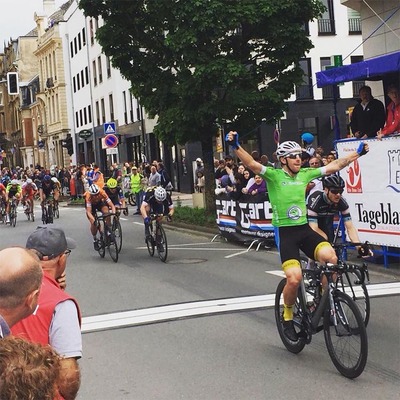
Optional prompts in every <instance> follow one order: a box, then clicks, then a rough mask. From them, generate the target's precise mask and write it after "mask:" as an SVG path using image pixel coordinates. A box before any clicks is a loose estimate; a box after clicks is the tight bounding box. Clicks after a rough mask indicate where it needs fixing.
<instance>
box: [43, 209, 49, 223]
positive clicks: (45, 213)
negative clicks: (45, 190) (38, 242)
mask: <svg viewBox="0 0 400 400" xmlns="http://www.w3.org/2000/svg"><path fill="white" fill-rule="evenodd" d="M47 218H48V217H47V208H46V206H43V207H42V222H43V223H44V224H47Z"/></svg>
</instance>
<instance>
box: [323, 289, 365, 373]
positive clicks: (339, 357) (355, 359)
mask: <svg viewBox="0 0 400 400" xmlns="http://www.w3.org/2000/svg"><path fill="white" fill-rule="evenodd" d="M333 301H334V306H335V314H336V325H335V322H334V321H333V317H332V316H331V313H330V311H329V310H327V311H326V312H325V315H324V336H325V343H326V347H327V349H328V353H329V356H330V358H331V360H332V362H333V364H334V365H335V367H336V369H337V370H338V371H339V372H340V373H341V374H342V375H343V376H345V377H346V378H350V379H353V378H357V377H358V376H359V375H361V373H362V372H363V371H364V368H365V365H366V363H367V358H368V339H367V331H366V329H365V325H364V321H363V318H362V316H361V313H360V311H359V309H358V306H357V305H356V304H355V302H354V301H353V300H352V299H351V297H350V296H348V295H347V294H345V293H342V292H340V291H336V292H335V293H334V294H333Z"/></svg>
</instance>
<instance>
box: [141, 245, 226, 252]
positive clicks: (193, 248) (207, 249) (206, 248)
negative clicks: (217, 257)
mask: <svg viewBox="0 0 400 400" xmlns="http://www.w3.org/2000/svg"><path fill="white" fill-rule="evenodd" d="M192 245H193V243H192ZM175 246H179V244H175V245H170V244H169V245H168V249H171V250H172V248H173V249H174V250H204V251H230V250H232V249H218V248H214V249H213V248H209V247H182V248H180V247H175ZM136 250H147V247H144V246H143V247H136Z"/></svg>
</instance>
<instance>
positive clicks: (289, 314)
mask: <svg viewBox="0 0 400 400" xmlns="http://www.w3.org/2000/svg"><path fill="white" fill-rule="evenodd" d="M292 319H293V305H291V306H288V305H286V304H284V305H283V320H284V321H291V320H292Z"/></svg>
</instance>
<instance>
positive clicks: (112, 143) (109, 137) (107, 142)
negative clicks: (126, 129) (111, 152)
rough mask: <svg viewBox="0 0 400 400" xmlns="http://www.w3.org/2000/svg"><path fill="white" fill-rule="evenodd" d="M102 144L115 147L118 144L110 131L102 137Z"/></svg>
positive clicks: (116, 138)
mask: <svg viewBox="0 0 400 400" xmlns="http://www.w3.org/2000/svg"><path fill="white" fill-rule="evenodd" d="M104 144H105V145H106V146H107V147H108V148H110V147H117V146H118V137H117V136H116V135H114V134H112V133H109V134H108V135H106V136H105V137H104Z"/></svg>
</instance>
